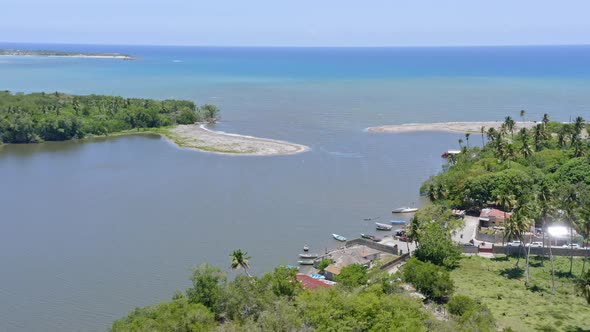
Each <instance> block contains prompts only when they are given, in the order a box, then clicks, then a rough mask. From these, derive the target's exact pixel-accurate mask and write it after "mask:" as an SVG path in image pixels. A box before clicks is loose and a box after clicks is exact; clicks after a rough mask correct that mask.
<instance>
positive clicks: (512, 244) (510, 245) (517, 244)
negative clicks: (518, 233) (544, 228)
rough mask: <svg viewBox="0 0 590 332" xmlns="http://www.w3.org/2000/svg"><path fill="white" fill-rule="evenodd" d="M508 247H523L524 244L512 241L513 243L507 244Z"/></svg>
mask: <svg viewBox="0 0 590 332" xmlns="http://www.w3.org/2000/svg"><path fill="white" fill-rule="evenodd" d="M506 245H507V246H508V247H520V246H522V242H520V241H512V242H508V243H506Z"/></svg>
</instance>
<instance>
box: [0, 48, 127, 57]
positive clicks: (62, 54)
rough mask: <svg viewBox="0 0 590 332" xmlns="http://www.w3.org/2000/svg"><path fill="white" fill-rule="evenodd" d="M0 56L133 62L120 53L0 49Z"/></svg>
mask: <svg viewBox="0 0 590 332" xmlns="http://www.w3.org/2000/svg"><path fill="white" fill-rule="evenodd" d="M0 56H43V57H69V58H98V59H121V60H133V59H135V57H133V56H131V55H129V54H122V53H86V52H70V51H52V50H19V49H0Z"/></svg>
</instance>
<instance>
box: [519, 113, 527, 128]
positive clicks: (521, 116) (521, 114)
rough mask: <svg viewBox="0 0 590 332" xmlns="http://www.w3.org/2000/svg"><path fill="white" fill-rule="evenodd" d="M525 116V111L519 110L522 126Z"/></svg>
mask: <svg viewBox="0 0 590 332" xmlns="http://www.w3.org/2000/svg"><path fill="white" fill-rule="evenodd" d="M525 115H526V111H525V110H520V118H521V119H522V124H523V126H524V123H525V120H524V116H525Z"/></svg>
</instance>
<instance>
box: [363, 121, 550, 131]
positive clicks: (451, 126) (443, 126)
mask: <svg viewBox="0 0 590 332" xmlns="http://www.w3.org/2000/svg"><path fill="white" fill-rule="evenodd" d="M502 123H504V122H503V121H473V122H434V123H406V124H401V125H384V126H376V127H368V128H366V129H365V131H367V132H370V133H412V132H420V131H438V132H448V133H471V134H474V133H475V134H479V133H481V127H485V130H488V129H489V128H495V129H500V127H501V126H502ZM538 123H539V122H534V121H526V122H522V121H516V120H515V126H514V131H515V132H516V131H518V130H519V129H520V128H523V127H524V128H527V129H530V128H532V127H534V126H536V125H537V124H538ZM484 134H485V132H484Z"/></svg>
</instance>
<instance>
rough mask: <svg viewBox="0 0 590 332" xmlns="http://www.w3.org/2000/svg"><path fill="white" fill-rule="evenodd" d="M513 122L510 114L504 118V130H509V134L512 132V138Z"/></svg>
mask: <svg viewBox="0 0 590 332" xmlns="http://www.w3.org/2000/svg"><path fill="white" fill-rule="evenodd" d="M515 124H516V123H515V122H514V120H513V119H512V117H511V116H507V117H506V118H504V125H505V126H506V130H507V131H509V132H510V134H512V138H514V126H515Z"/></svg>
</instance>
